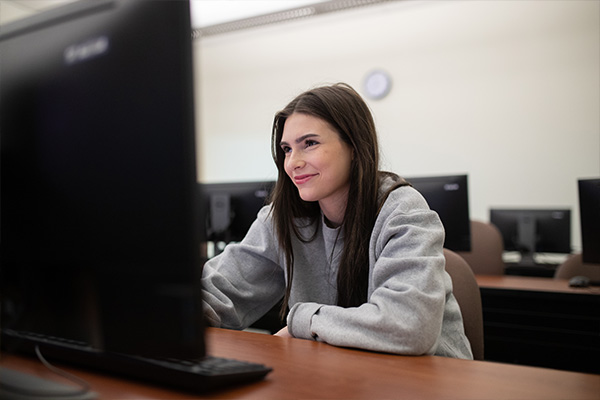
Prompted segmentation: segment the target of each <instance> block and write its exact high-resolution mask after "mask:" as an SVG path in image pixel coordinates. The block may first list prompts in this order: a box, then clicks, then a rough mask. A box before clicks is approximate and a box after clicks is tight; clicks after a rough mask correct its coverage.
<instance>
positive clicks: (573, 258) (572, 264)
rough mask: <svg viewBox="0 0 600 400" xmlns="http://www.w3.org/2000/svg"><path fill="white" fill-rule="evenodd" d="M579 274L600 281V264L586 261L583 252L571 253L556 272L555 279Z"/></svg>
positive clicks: (569, 277)
mask: <svg viewBox="0 0 600 400" xmlns="http://www.w3.org/2000/svg"><path fill="white" fill-rule="evenodd" d="M578 275H581V276H587V277H588V278H589V279H590V280H591V281H593V282H600V265H597V264H586V263H584V262H583V258H582V256H581V253H577V254H572V255H570V256H569V258H567V259H566V260H565V261H564V262H563V263H562V264H560V265H559V266H558V267H557V268H556V272H554V278H555V279H571V278H572V277H574V276H578Z"/></svg>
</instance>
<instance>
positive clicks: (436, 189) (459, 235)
mask: <svg viewBox="0 0 600 400" xmlns="http://www.w3.org/2000/svg"><path fill="white" fill-rule="evenodd" d="M406 180H407V181H408V182H410V183H411V184H412V186H413V187H414V188H415V189H417V190H418V191H419V192H420V193H421V194H422V195H423V197H425V200H427V203H428V204H429V207H430V208H431V209H432V210H434V211H436V212H437V213H438V215H439V216H440V219H441V220H442V223H443V224H444V229H445V230H446V241H445V242H444V247H446V248H448V249H450V250H454V251H470V250H471V220H470V216H469V190H468V186H467V182H468V176H467V175H450V176H428V177H418V178H406Z"/></svg>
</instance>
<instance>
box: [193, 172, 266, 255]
mask: <svg viewBox="0 0 600 400" xmlns="http://www.w3.org/2000/svg"><path fill="white" fill-rule="evenodd" d="M198 186H199V192H200V195H199V206H200V207H199V210H200V224H201V226H202V227H203V228H204V239H205V240H207V241H212V242H224V243H230V242H239V241H241V240H242V239H243V238H244V236H246V233H247V232H248V229H250V225H252V223H253V222H254V220H255V219H256V216H257V214H258V211H259V210H260V209H261V208H262V207H263V206H264V205H266V204H267V202H268V198H269V195H270V194H271V191H272V190H273V187H274V186H275V181H256V182H227V183H200V184H199V185H198Z"/></svg>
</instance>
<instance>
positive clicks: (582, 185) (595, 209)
mask: <svg viewBox="0 0 600 400" xmlns="http://www.w3.org/2000/svg"><path fill="white" fill-rule="evenodd" d="M578 186H579V212H580V217H581V253H582V257H583V262H584V263H590V264H600V178H595V179H580V180H579V181H578Z"/></svg>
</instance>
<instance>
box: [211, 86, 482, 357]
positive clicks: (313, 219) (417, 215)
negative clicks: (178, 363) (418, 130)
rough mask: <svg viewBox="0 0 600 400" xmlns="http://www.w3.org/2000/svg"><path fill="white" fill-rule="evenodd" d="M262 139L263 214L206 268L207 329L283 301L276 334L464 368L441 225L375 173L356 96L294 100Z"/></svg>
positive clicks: (403, 188) (372, 138)
mask: <svg viewBox="0 0 600 400" xmlns="http://www.w3.org/2000/svg"><path fill="white" fill-rule="evenodd" d="M271 140H272V153H273V158H274V160H275V163H276V164H277V168H278V170H279V176H278V179H277V183H276V186H275V188H274V190H273V194H272V202H271V204H270V205H268V206H265V207H264V208H263V209H262V210H261V211H260V212H259V214H258V218H257V220H256V221H255V222H254V224H253V225H252V227H251V228H250V230H249V232H248V234H247V235H246V237H245V239H244V240H243V241H242V242H240V243H237V244H231V245H229V246H227V247H226V248H225V251H224V252H223V253H222V254H220V255H219V256H217V257H215V258H213V259H211V260H209V261H208V262H207V263H206V264H205V266H204V270H203V275H202V284H203V294H204V307H205V316H206V317H207V320H208V321H209V323H210V324H211V325H213V326H220V327H224V328H232V329H244V328H246V327H248V326H250V325H251V324H252V323H253V322H255V321H256V320H257V319H258V318H260V317H261V316H262V315H264V314H265V313H266V312H267V311H268V310H269V309H271V308H272V307H273V306H274V305H275V304H276V303H277V302H278V301H279V300H280V299H281V298H282V296H283V299H284V301H283V309H282V311H283V313H284V312H285V311H287V310H288V308H289V313H288V315H287V326H286V327H285V328H284V329H282V330H281V331H280V332H279V333H278V335H280V336H293V337H297V338H303V339H309V340H318V341H323V342H326V343H329V344H332V345H336V346H344V347H355V348H361V349H367V350H374V351H382V352H390V353H397V354H410V355H421V354H437V355H443V356H448V357H458V358H467V359H470V358H472V353H471V348H470V345H469V342H468V340H467V338H466V336H465V333H464V329H463V323H462V317H461V313H460V309H459V307H458V303H457V302H456V299H455V298H454V296H453V295H452V290H451V280H450V277H449V275H448V274H447V273H446V272H445V269H444V263H445V259H444V255H443V249H442V246H443V241H444V229H443V226H442V224H441V222H440V219H439V217H438V216H437V214H436V213H435V212H433V211H431V210H430V209H429V207H428V206H427V203H426V202H425V200H424V199H423V197H422V196H421V195H420V194H419V193H418V192H417V191H416V190H414V189H413V188H412V187H411V186H410V185H408V184H407V182H406V181H404V180H403V179H402V178H400V177H398V176H397V175H394V174H391V173H385V172H381V171H379V170H378V161H379V154H378V151H379V150H378V145H377V135H376V131H375V125H374V122H373V118H372V116H371V113H370V111H369V109H368V107H367V105H366V104H365V102H364V101H363V100H362V98H361V97H360V95H359V94H358V93H357V92H356V91H354V90H353V89H352V88H351V87H349V86H347V85H345V84H336V85H332V86H324V87H319V88H316V89H313V90H309V91H307V92H305V93H302V94H301V95H299V96H298V97H297V98H296V99H294V100H293V101H292V102H291V103H290V104H288V106H287V107H285V108H284V109H283V110H282V111H280V112H279V113H277V114H276V116H275V120H274V123H273V132H272V139H271ZM283 313H282V314H283Z"/></svg>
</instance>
